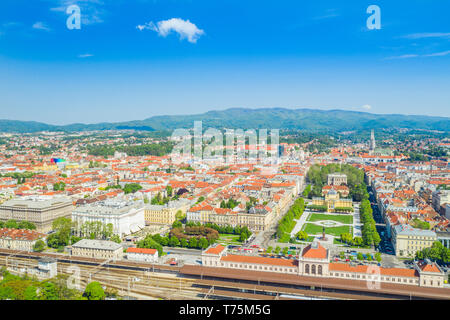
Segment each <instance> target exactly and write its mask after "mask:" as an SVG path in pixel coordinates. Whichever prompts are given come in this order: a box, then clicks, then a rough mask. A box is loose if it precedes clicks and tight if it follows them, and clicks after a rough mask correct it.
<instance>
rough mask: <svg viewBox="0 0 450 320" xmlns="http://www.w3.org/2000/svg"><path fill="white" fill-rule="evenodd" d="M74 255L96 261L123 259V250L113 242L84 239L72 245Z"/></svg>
mask: <svg viewBox="0 0 450 320" xmlns="http://www.w3.org/2000/svg"><path fill="white" fill-rule="evenodd" d="M72 255H74V256H79V257H88V258H96V259H122V256H123V248H122V246H121V245H120V244H118V243H116V242H113V241H108V240H90V239H82V240H80V241H78V242H77V243H75V244H74V245H72Z"/></svg>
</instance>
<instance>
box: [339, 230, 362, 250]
mask: <svg viewBox="0 0 450 320" xmlns="http://www.w3.org/2000/svg"><path fill="white" fill-rule="evenodd" d="M341 241H342V242H345V243H347V244H348V245H351V246H358V247H360V246H363V245H364V240H363V238H361V237H354V238H353V237H352V235H351V234H350V233H341Z"/></svg>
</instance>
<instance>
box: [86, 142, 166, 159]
mask: <svg viewBox="0 0 450 320" xmlns="http://www.w3.org/2000/svg"><path fill="white" fill-rule="evenodd" d="M173 146H174V143H173V142H160V143H152V144H142V145H134V146H133V145H132V146H130V145H121V146H89V147H88V153H89V154H90V155H93V156H102V157H105V158H106V157H108V156H112V155H114V153H115V152H116V151H118V152H125V153H126V154H127V155H129V156H148V155H150V156H164V155H166V154H169V153H170V152H171V151H172V148H173Z"/></svg>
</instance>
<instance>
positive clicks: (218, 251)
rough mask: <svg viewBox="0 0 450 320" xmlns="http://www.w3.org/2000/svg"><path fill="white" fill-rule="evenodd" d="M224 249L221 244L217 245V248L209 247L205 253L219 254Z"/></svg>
mask: <svg viewBox="0 0 450 320" xmlns="http://www.w3.org/2000/svg"><path fill="white" fill-rule="evenodd" d="M224 249H225V247H224V246H222V245H221V244H218V245H217V246H215V247H211V248H209V249H208V250H206V251H205V253H207V254H220V253H221V252H222V251H223V250H224Z"/></svg>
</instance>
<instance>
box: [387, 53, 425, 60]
mask: <svg viewBox="0 0 450 320" xmlns="http://www.w3.org/2000/svg"><path fill="white" fill-rule="evenodd" d="M417 57H419V55H418V54H404V55H401V56H394V57H387V58H385V60H393V59H410V58H417Z"/></svg>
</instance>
